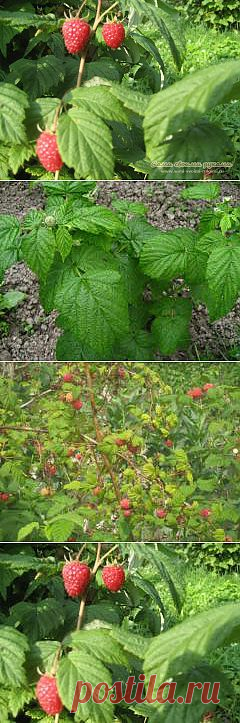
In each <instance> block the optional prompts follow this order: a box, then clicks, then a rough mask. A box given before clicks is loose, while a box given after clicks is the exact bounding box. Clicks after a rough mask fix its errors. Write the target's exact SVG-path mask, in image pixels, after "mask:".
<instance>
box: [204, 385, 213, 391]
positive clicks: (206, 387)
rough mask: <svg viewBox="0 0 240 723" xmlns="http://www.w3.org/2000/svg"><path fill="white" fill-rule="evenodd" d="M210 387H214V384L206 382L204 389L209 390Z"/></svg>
mask: <svg viewBox="0 0 240 723" xmlns="http://www.w3.org/2000/svg"><path fill="white" fill-rule="evenodd" d="M209 389H214V384H204V387H203V391H204V392H208V390H209Z"/></svg>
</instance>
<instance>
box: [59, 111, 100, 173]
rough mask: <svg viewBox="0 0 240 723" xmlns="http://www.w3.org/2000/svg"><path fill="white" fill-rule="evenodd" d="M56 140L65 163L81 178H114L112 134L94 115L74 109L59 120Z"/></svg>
mask: <svg viewBox="0 0 240 723" xmlns="http://www.w3.org/2000/svg"><path fill="white" fill-rule="evenodd" d="M57 138H58V147H59V151H60V154H61V157H62V159H63V161H64V163H66V165H67V166H68V167H70V168H74V169H75V171H76V175H77V177H78V178H83V179H84V178H86V179H88V178H90V179H92V178H94V179H96V180H97V179H104V178H106V179H109V178H112V176H113V170H114V161H113V152H112V138H111V133H110V130H109V128H108V127H107V125H106V124H105V123H104V121H102V120H101V119H100V118H98V116H96V115H95V113H89V112H88V111H86V110H85V109H80V108H71V109H70V110H69V111H68V113H64V114H63V115H62V116H61V117H60V119H59V123H58V130H57Z"/></svg>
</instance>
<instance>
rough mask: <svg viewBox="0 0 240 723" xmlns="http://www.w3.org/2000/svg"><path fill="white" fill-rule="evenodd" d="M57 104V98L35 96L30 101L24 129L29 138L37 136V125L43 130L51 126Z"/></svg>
mask: <svg viewBox="0 0 240 723" xmlns="http://www.w3.org/2000/svg"><path fill="white" fill-rule="evenodd" d="M59 105H60V100H59V98H36V100H33V101H31V103H30V104H29V108H28V109H27V112H26V129H27V136H28V138H29V140H36V139H37V138H38V136H39V133H40V131H39V129H38V126H39V128H42V129H43V130H44V129H45V128H51V127H52V124H53V121H54V117H55V114H56V110H57V107H58V106H59ZM60 183H61V181H60ZM62 183H63V181H62Z"/></svg>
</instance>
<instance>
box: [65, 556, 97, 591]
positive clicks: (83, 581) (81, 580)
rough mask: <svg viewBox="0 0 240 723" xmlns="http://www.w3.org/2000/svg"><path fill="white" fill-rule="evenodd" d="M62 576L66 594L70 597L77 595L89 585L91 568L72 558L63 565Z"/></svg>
mask: <svg viewBox="0 0 240 723" xmlns="http://www.w3.org/2000/svg"><path fill="white" fill-rule="evenodd" d="M62 576H63V582H64V587H65V590H66V592H67V594H68V595H69V596H70V597H78V596H79V595H82V594H83V593H84V592H85V590H86V588H87V586H88V585H89V582H90V579H91V570H90V568H89V567H88V565H86V564H85V563H84V562H80V561H79V560H73V561H72V562H67V563H66V565H64V568H63V571H62Z"/></svg>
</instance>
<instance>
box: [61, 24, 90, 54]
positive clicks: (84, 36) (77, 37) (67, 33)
mask: <svg viewBox="0 0 240 723" xmlns="http://www.w3.org/2000/svg"><path fill="white" fill-rule="evenodd" d="M90 32H91V28H90V25H89V24H88V23H87V22H86V20H81V18H70V20H66V21H65V23H63V26H62V34H63V38H64V43H65V46H66V48H67V50H68V52H69V53H80V52H81V50H83V49H84V48H85V45H87V42H88V40H89V37H90Z"/></svg>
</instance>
